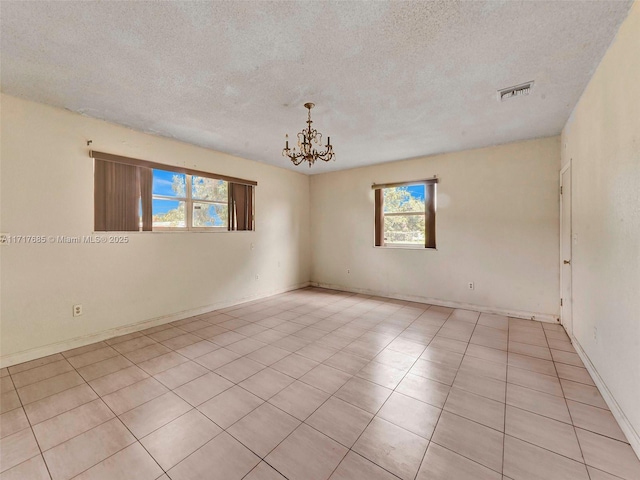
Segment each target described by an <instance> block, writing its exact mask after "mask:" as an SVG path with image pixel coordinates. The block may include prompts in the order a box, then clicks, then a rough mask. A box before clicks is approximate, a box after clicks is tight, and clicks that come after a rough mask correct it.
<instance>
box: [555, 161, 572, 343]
mask: <svg viewBox="0 0 640 480" xmlns="http://www.w3.org/2000/svg"><path fill="white" fill-rule="evenodd" d="M572 161H573V159H572V158H570V159H569V161H568V162H567V164H566V165H565V166H564V167H562V169H560V178H559V188H558V191H559V192H562V193H560V236H559V240H560V249H559V250H560V259H559V265H560V300H561V301H562V302H563V303H564V302H565V301H569V302H571V317H572V318H571V331H570V332H569V331H567V333H568V334H569V336H570V337H571V336H572V335H573V264H571V298H568V299H566V298H563V284H564V278H563V270H564V269H563V268H562V265H563V261H564V257H565V255H564V254H563V251H562V227H563V226H564V222H563V214H562V212H563V208H562V207H563V202H564V195H565V194H566V192H563V191H562V187H563V185H562V176H563V175H564V174H565V173H566V172H567V170H569V175H570V176H571V180H572V182H571V189H570V191H569V192H568V194H569V197H570V198H569V200H570V201H571V196H572V194H571V192H572V191H573V176H572V170H571V163H572ZM569 206H570V209H569V232H570V233H569V245H570V248H571V261H573V205H572V204H571V203H570V204H569ZM562 309H563V305H561V306H560V324H561V325H562V326H563V327H564V329H565V331H566V330H567V325H566V324H565V322H564V319H563V318H562Z"/></svg>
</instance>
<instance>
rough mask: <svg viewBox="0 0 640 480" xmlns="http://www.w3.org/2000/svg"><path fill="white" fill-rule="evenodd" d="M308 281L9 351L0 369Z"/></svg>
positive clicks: (305, 283)
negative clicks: (21, 350)
mask: <svg viewBox="0 0 640 480" xmlns="http://www.w3.org/2000/svg"><path fill="white" fill-rule="evenodd" d="M309 285H310V283H309V282H303V283H300V284H297V285H292V286H289V287H286V288H281V289H278V290H273V291H270V292H268V293H265V294H261V295H255V296H252V297H244V298H240V299H236V300H233V301H228V302H219V303H215V304H212V305H206V306H204V307H199V308H194V309H191V310H184V311H182V312H177V313H172V314H170V315H164V316H162V317H156V318H152V319H150V320H144V321H142V322H137V323H132V324H129V325H124V326H121V327H116V328H110V329H109V330H103V331H101V332H98V333H93V334H91V335H85V336H83V337H76V338H71V339H69V340H64V341H61V342H57V343H51V344H49V345H44V346H42V347H36V348H32V349H30V350H25V351H23V352H17V353H11V354H9V355H2V356H0V368H5V367H10V366H12V365H17V364H19V363H24V362H28V361H31V360H35V359H37V358H42V357H46V356H49V355H53V354H55V353H60V352H65V351H67V350H71V349H72V348H78V347H84V346H85V345H90V344H92V343H96V342H101V341H103V340H108V339H110V338H113V337H118V336H120V335H127V334H128V333H133V332H138V331H140V330H144V329H146V328H151V327H156V326H158V325H164V324H165V323H170V322H176V321H178V320H183V319H185V318H189V317H193V316H196V315H202V314H203V313H209V312H212V311H214V310H220V309H223V308H227V307H232V306H234V305H240V304H242V303H246V302H251V301H254V300H259V299H261V298H266V297H270V296H272V295H277V294H279V293H285V292H290V291H292V290H298V289H299V288H304V287H308V286H309Z"/></svg>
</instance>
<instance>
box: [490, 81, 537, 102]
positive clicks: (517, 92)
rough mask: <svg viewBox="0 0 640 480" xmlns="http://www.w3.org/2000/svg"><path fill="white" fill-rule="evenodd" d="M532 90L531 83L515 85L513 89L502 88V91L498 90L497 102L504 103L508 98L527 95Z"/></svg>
mask: <svg viewBox="0 0 640 480" xmlns="http://www.w3.org/2000/svg"><path fill="white" fill-rule="evenodd" d="M532 88H533V81H531V82H527V83H522V84H520V85H516V86H515V87H509V88H503V89H502V90H498V100H500V101H501V102H504V101H505V100H509V99H510V98H515V97H522V96H524V95H529V92H531V89H532Z"/></svg>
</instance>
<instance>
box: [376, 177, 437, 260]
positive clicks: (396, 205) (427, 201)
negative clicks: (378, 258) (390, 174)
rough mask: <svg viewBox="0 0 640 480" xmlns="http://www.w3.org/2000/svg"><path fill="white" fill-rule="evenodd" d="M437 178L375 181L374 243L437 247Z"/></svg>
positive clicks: (394, 245)
mask: <svg viewBox="0 0 640 480" xmlns="http://www.w3.org/2000/svg"><path fill="white" fill-rule="evenodd" d="M436 184H437V180H436V179H432V180H421V181H415V182H402V183H392V184H385V185H374V186H373V189H374V191H375V246H377V247H385V246H386V247H416V248H419V247H422V248H436Z"/></svg>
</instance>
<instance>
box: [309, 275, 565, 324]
mask: <svg viewBox="0 0 640 480" xmlns="http://www.w3.org/2000/svg"><path fill="white" fill-rule="evenodd" d="M310 283H311V285H312V286H314V287H320V288H328V289H329V290H342V291H344V292H353V293H361V294H363V295H375V296H377V297H386V298H394V299H396V300H406V301H408V302H418V303H428V304H429V305H438V306H440V307H450V308H461V309H464V310H474V311H476V312H482V313H493V314H496V315H506V316H507V317H514V318H524V319H527V320H537V321H539V322H545V323H560V319H559V318H558V317H557V316H556V315H550V314H547V313H536V312H525V311H521V310H510V309H504V308H499V307H488V306H486V305H474V304H471V303H462V302H452V301H448V300H441V299H439V298H430V297H421V296H417V295H401V294H389V293H387V292H379V291H376V290H370V289H368V288H354V287H345V286H344V285H333V284H330V283H320V282H310Z"/></svg>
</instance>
